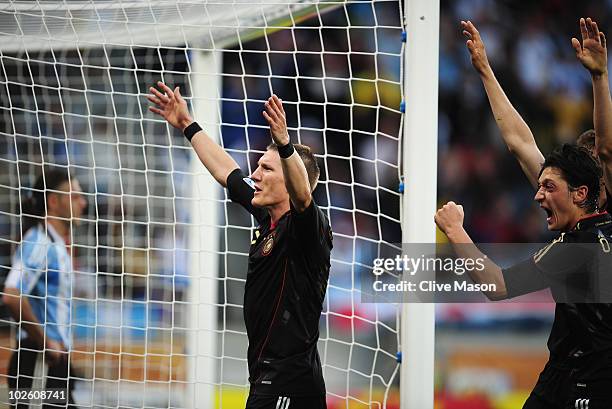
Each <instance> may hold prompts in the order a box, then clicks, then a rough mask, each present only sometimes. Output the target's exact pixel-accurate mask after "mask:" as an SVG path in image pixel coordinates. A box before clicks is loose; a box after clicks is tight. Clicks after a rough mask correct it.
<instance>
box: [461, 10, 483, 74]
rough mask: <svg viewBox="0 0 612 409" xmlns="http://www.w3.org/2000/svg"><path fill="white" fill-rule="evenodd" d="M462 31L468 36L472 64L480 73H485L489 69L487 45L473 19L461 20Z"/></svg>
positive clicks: (467, 43) (467, 44)
mask: <svg viewBox="0 0 612 409" xmlns="http://www.w3.org/2000/svg"><path fill="white" fill-rule="evenodd" d="M461 28H462V29H463V31H462V33H463V35H464V36H465V37H466V38H467V42H466V43H465V45H466V46H467V49H468V51H469V52H470V58H471V60H472V65H473V66H474V68H475V69H476V71H478V73H479V74H484V73H485V72H486V70H488V69H489V67H490V65H489V59H488V58H487V52H486V50H485V45H484V43H483V42H482V38H480V33H479V32H478V30H477V29H476V27H475V26H474V24H472V22H471V21H469V20H468V21H463V20H462V21H461Z"/></svg>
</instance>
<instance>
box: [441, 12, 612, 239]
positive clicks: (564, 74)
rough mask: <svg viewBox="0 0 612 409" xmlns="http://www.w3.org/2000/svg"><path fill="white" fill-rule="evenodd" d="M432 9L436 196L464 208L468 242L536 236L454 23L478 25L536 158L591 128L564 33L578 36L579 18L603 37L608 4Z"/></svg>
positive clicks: (516, 173)
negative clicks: (435, 15)
mask: <svg viewBox="0 0 612 409" xmlns="http://www.w3.org/2000/svg"><path fill="white" fill-rule="evenodd" d="M441 7H442V8H441V13H440V15H441V17H440V77H439V78H440V111H439V132H438V141H439V165H438V169H439V173H438V177H439V179H438V201H439V203H440V204H442V203H445V202H446V201H448V200H454V201H456V202H460V203H462V204H463V205H464V208H465V212H466V225H467V227H468V229H469V231H470V233H471V234H472V235H473V236H472V237H473V238H474V240H475V241H481V242H535V241H538V240H544V239H546V237H548V235H547V234H546V233H545V231H546V224H545V220H544V219H545V218H544V217H543V213H542V212H541V211H540V210H539V208H538V207H537V205H536V204H535V202H533V201H532V200H531V199H532V198H533V196H534V194H535V192H534V190H533V188H532V187H531V186H530V185H529V183H528V182H527V179H526V177H525V176H524V175H523V173H522V171H521V169H520V167H519V166H518V164H517V163H516V161H515V160H514V158H513V156H512V155H511V154H510V153H509V152H508V150H507V149H506V147H505V145H504V143H503V141H502V138H501V135H500V133H499V131H498V129H497V126H496V124H495V122H494V119H493V115H492V113H491V110H490V108H489V104H488V101H487V97H486V94H485V92H484V88H483V86H482V83H481V82H480V78H479V76H478V74H477V73H476V71H475V70H474V69H473V68H472V65H471V63H470V59H469V54H468V52H467V49H466V47H465V39H464V38H463V36H462V35H461V30H460V27H459V22H460V20H468V19H469V20H471V21H472V22H473V23H474V24H475V25H476V27H477V28H478V29H479V31H480V33H481V35H482V38H483V41H484V43H485V46H486V47H487V54H488V57H489V61H490V63H491V66H492V67H493V70H494V72H495V74H496V76H497V79H498V80H499V82H500V83H501V85H502V87H503V88H504V90H505V91H506V94H507V95H508V97H509V98H510V100H511V102H512V103H513V105H514V106H515V107H516V108H517V110H518V111H519V113H520V114H521V115H522V116H523V118H524V119H525V121H526V122H527V124H528V125H529V126H530V128H531V130H532V132H533V134H534V136H535V138H536V141H537V143H538V145H539V147H540V149H541V150H542V152H543V153H544V155H546V153H547V152H550V151H551V150H552V149H553V148H554V147H555V146H557V145H560V144H562V143H565V142H574V141H575V140H576V138H577V137H578V136H579V135H580V134H581V133H582V132H583V131H585V130H587V129H592V128H593V105H592V100H593V99H592V90H591V79H590V75H589V74H588V72H587V71H586V70H585V69H584V68H583V67H582V65H581V64H580V63H579V62H578V60H577V59H576V57H575V54H574V50H573V48H572V46H571V42H570V39H571V38H572V37H577V38H580V30H579V26H578V19H579V18H580V17H592V18H593V19H594V20H595V21H597V23H598V25H599V27H600V29H601V30H602V31H604V32H605V33H606V34H608V35H609V34H610V33H609V29H608V28H609V27H610V26H611V23H612V1H609V0H586V1H580V2H576V1H566V0H543V1H537V2H524V1H519V0H505V1H493V0H457V1H443V2H442V4H441Z"/></svg>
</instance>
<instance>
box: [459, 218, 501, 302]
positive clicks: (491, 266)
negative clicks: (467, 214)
mask: <svg viewBox="0 0 612 409" xmlns="http://www.w3.org/2000/svg"><path fill="white" fill-rule="evenodd" d="M447 237H448V240H449V241H450V242H451V244H452V245H453V249H454V250H455V254H456V255H457V257H459V258H462V259H466V260H467V259H471V260H477V259H480V260H482V264H483V265H484V268H483V269H481V270H478V269H471V270H469V271H468V274H469V276H470V278H471V279H472V280H474V282H475V283H477V284H495V291H485V292H484V294H485V295H486V296H487V298H489V300H502V299H504V298H506V297H507V292H506V284H505V282H504V275H503V274H502V271H501V268H500V267H499V266H498V265H497V264H495V263H494V262H493V261H492V260H491V259H489V258H488V257H487V256H486V255H484V254H483V253H482V252H481V251H480V250H479V249H478V247H476V245H475V244H474V242H473V241H472V239H471V238H470V236H469V235H468V234H467V232H466V231H465V230H464V229H463V228H460V229H457V230H456V231H452V232H447Z"/></svg>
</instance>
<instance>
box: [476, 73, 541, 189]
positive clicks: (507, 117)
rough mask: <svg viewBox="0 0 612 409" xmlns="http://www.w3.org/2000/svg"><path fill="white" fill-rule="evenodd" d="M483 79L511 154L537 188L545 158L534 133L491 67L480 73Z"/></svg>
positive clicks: (492, 108) (495, 116)
mask: <svg viewBox="0 0 612 409" xmlns="http://www.w3.org/2000/svg"><path fill="white" fill-rule="evenodd" d="M480 78H481V80H482V83H483V85H484V88H485V91H486V93H487V98H488V99H489V105H490V106H491V111H492V113H493V117H494V118H495V123H496V124H497V126H498V128H499V130H500V132H501V136H502V138H503V140H504V142H505V143H506V146H507V147H508V150H509V151H510V152H512V154H513V155H514V156H515V157H516V158H517V160H518V161H519V164H520V165H521V168H522V169H523V172H524V173H525V175H526V176H527V178H528V179H529V181H530V183H531V184H532V185H534V186H535V185H537V178H538V173H539V170H540V166H541V164H542V162H544V156H543V155H542V153H541V152H540V150H539V149H538V147H537V144H536V142H535V139H534V137H533V134H532V133H531V129H529V126H527V124H526V123H525V121H524V120H523V118H522V117H521V115H520V114H519V113H518V111H517V110H516V109H515V108H514V106H513V105H512V103H511V102H510V100H509V99H508V97H507V96H506V93H505V92H504V90H503V89H502V87H501V85H500V84H499V82H498V81H497V78H495V74H494V73H493V70H492V69H491V67H488V69H487V70H485V71H484V72H483V73H481V76H480Z"/></svg>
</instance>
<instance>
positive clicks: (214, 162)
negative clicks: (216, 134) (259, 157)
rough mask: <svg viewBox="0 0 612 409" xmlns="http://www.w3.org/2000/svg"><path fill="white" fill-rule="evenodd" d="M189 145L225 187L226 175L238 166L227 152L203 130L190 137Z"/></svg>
mask: <svg viewBox="0 0 612 409" xmlns="http://www.w3.org/2000/svg"><path fill="white" fill-rule="evenodd" d="M191 146H192V147H193V149H194V151H195V152H196V154H197V155H198V158H200V162H202V164H203V165H204V167H205V168H206V169H208V171H209V172H210V174H211V175H212V176H213V177H214V178H215V180H216V181H217V182H219V183H220V184H221V186H223V187H227V177H228V176H229V174H230V173H232V171H233V170H234V169H238V168H239V166H238V164H237V163H236V161H235V160H234V158H232V157H231V156H230V155H229V154H228V153H227V152H225V150H224V149H223V148H222V147H221V146H220V145H219V144H217V143H216V142H215V141H213V140H212V139H211V138H210V137H209V136H208V135H207V134H206V132H204V131H199V132H198V133H196V134H195V135H194V136H193V138H192V139H191Z"/></svg>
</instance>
